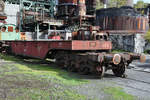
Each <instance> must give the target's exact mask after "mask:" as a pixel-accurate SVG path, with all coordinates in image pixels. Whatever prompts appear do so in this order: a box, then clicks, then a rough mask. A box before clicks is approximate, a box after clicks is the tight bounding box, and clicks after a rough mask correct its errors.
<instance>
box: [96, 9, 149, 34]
mask: <svg viewBox="0 0 150 100" xmlns="http://www.w3.org/2000/svg"><path fill="white" fill-rule="evenodd" d="M148 21H149V20H148V18H147V17H146V16H142V15H140V14H139V13H137V12H136V11H135V10H134V9H133V8H130V7H123V8H108V9H102V10H98V11H97V15H96V24H97V25H99V26H100V27H101V29H102V30H107V31H109V32H112V31H114V32H115V31H116V32H119V31H120V32H121V31H122V33H123V32H124V33H128V32H129V33H130V32H131V33H132V32H137V33H144V32H146V31H147V30H148V29H149V26H148Z"/></svg>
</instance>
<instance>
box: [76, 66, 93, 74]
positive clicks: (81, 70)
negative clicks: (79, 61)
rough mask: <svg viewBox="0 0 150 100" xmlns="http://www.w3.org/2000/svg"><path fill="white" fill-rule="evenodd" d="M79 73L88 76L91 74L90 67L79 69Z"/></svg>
mask: <svg viewBox="0 0 150 100" xmlns="http://www.w3.org/2000/svg"><path fill="white" fill-rule="evenodd" d="M78 72H79V73H80V74H81V75H87V74H89V72H90V69H89V68H88V67H81V68H79V69H78Z"/></svg>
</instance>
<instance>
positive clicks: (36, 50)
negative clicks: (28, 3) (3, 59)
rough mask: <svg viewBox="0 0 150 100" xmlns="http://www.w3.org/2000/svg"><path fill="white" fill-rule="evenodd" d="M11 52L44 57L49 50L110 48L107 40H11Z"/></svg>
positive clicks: (110, 45)
mask: <svg viewBox="0 0 150 100" xmlns="http://www.w3.org/2000/svg"><path fill="white" fill-rule="evenodd" d="M11 47H12V52H13V53H15V54H17V55H24V56H29V57H34V58H40V59H44V58H45V57H46V55H47V53H48V52H49V50H110V49H112V44H111V42H109V41H12V42H11Z"/></svg>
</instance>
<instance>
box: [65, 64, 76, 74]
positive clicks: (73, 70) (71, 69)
mask: <svg viewBox="0 0 150 100" xmlns="http://www.w3.org/2000/svg"><path fill="white" fill-rule="evenodd" d="M67 69H68V71H70V72H76V68H75V64H74V62H71V64H70V66H68V67H67Z"/></svg>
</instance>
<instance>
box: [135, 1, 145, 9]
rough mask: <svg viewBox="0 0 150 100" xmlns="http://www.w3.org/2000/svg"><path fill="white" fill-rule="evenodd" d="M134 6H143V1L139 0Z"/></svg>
mask: <svg viewBox="0 0 150 100" xmlns="http://www.w3.org/2000/svg"><path fill="white" fill-rule="evenodd" d="M134 7H135V8H144V1H143V0H139V1H138V2H137V3H136V4H135V5H134Z"/></svg>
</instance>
